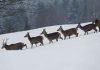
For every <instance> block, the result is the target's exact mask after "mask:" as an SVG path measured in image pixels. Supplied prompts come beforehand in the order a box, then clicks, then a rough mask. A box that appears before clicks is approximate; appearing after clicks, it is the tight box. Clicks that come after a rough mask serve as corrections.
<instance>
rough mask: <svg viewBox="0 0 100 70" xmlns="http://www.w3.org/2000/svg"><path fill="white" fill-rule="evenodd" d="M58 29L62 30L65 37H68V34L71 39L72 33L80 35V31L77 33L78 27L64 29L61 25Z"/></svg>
mask: <svg viewBox="0 0 100 70" xmlns="http://www.w3.org/2000/svg"><path fill="white" fill-rule="evenodd" d="M57 31H61V33H62V34H63V35H64V39H66V37H67V36H69V39H70V36H71V35H76V37H78V33H77V29H76V28H71V29H68V30H63V28H62V26H60V28H59V29H58V30H57Z"/></svg>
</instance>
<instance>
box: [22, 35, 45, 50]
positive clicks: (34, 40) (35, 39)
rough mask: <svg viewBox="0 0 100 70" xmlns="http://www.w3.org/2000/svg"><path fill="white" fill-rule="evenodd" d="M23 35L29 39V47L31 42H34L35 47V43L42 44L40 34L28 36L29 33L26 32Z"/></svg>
mask: <svg viewBox="0 0 100 70" xmlns="http://www.w3.org/2000/svg"><path fill="white" fill-rule="evenodd" d="M24 37H27V38H28V40H29V41H30V43H31V48H32V47H33V44H35V45H36V47H37V43H41V44H40V45H43V37H42V36H36V37H30V35H29V33H27V34H26V35H25V36H24Z"/></svg>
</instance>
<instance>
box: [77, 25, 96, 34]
mask: <svg viewBox="0 0 100 70" xmlns="http://www.w3.org/2000/svg"><path fill="white" fill-rule="evenodd" d="M77 28H80V29H81V30H83V31H84V32H85V33H84V35H86V34H87V35H88V31H91V30H94V31H95V32H97V29H96V25H95V24H88V25H85V26H81V24H80V23H79V24H78V26H77ZM95 32H94V33H95Z"/></svg>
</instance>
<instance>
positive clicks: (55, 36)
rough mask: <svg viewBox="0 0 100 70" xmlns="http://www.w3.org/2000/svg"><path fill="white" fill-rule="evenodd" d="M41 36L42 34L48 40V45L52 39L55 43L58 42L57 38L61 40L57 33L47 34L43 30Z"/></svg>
mask: <svg viewBox="0 0 100 70" xmlns="http://www.w3.org/2000/svg"><path fill="white" fill-rule="evenodd" d="M41 34H44V36H45V37H46V38H47V39H48V40H49V43H53V41H52V40H54V39H56V41H58V38H60V39H63V38H62V37H61V35H60V33H59V32H54V33H49V34H47V32H46V30H45V29H43V31H42V33H41Z"/></svg>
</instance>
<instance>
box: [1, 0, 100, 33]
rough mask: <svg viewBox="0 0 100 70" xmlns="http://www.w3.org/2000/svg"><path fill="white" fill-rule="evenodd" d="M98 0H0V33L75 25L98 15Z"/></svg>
mask: <svg viewBox="0 0 100 70" xmlns="http://www.w3.org/2000/svg"><path fill="white" fill-rule="evenodd" d="M99 3H100V0H48V1H47V0H0V34H3V33H10V32H16V31H23V30H29V29H34V28H39V27H44V26H51V25H59V24H76V23H77V22H88V21H92V20H93V14H94V13H95V14H96V15H97V17H98V18H99V16H100V9H99V7H100V4H99Z"/></svg>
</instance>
